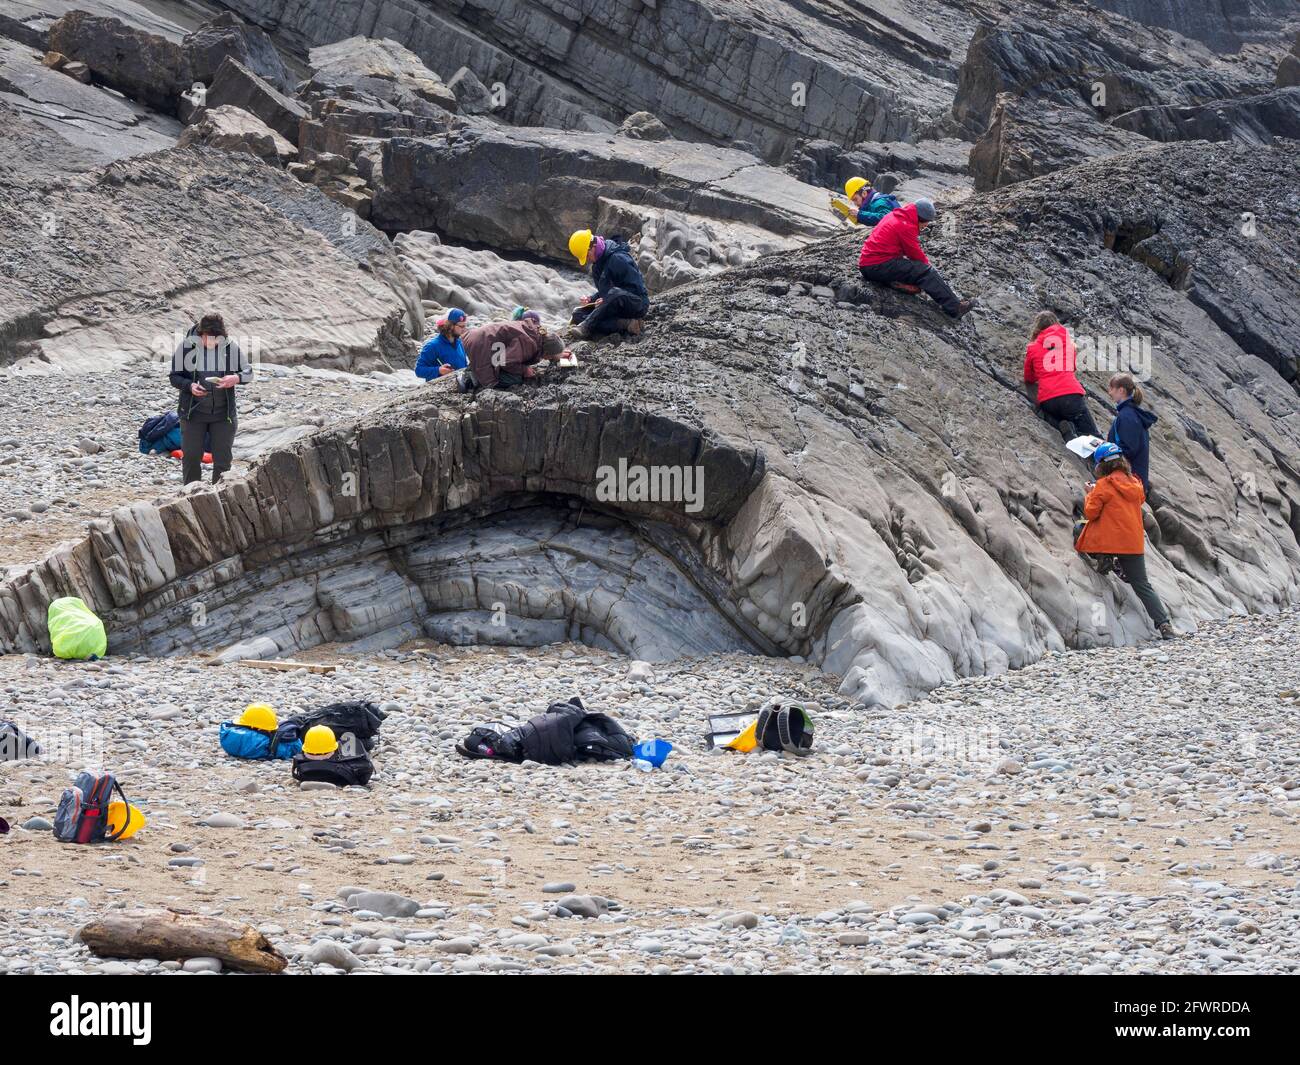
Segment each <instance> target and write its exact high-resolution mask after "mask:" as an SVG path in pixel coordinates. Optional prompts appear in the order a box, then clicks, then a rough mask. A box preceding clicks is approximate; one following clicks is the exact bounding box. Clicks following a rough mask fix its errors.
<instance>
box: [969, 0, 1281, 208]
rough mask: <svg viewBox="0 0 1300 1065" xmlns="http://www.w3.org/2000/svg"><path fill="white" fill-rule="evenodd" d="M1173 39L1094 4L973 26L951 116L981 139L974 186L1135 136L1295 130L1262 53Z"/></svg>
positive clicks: (1268, 134) (1109, 148)
mask: <svg viewBox="0 0 1300 1065" xmlns="http://www.w3.org/2000/svg"><path fill="white" fill-rule="evenodd" d="M1168 37H1169V35H1168V34H1165V35H1164V37H1163V38H1162V37H1161V36H1159V35H1158V33H1153V32H1152V31H1149V30H1146V29H1144V28H1143V27H1141V26H1139V25H1135V24H1133V23H1128V22H1126V21H1124V20H1122V19H1115V18H1107V17H1104V16H1100V15H1099V14H1098V13H1096V12H1093V13H1091V15H1089V16H1088V17H1087V18H1085V19H1081V20H1072V21H1071V22H1070V23H1069V24H1066V23H1063V22H1060V21H1058V20H1056V19H1055V18H1054V17H1048V18H1045V19H1044V20H1042V21H1033V22H1020V21H1017V22H1006V23H1001V24H998V25H989V26H982V27H980V29H978V30H977V31H976V32H975V35H974V37H973V38H972V39H971V42H970V47H969V49H968V50H967V54H966V61H965V62H964V63H963V64H962V68H961V73H960V78H959V81H958V86H957V95H956V98H955V99H954V101H953V119H954V122H955V124H956V125H957V126H958V127H959V128H960V129H962V130H963V131H964V132H965V134H966V135H968V136H974V137H976V138H977V140H978V143H977V144H976V146H975V147H974V149H972V151H971V159H970V166H971V172H972V174H973V176H974V178H975V187H976V189H977V190H984V189H990V188H996V187H998V186H1000V185H1004V184H1008V183H1010V182H1014V181H1023V180H1026V179H1028V178H1031V177H1035V176H1038V175H1040V174H1045V173H1050V172H1052V171H1053V170H1059V169H1061V168H1063V167H1066V166H1070V165H1073V164H1074V163H1077V162H1081V161H1084V160H1087V159H1093V158H1099V157H1102V156H1107V155H1114V154H1116V153H1118V152H1123V151H1128V150H1132V149H1134V148H1136V147H1139V146H1141V141H1140V140H1138V138H1144V139H1146V140H1157V141H1171V140H1184V139H1186V140H1190V139H1208V140H1227V139H1236V140H1240V141H1243V142H1244V143H1271V142H1272V140H1273V138H1274V137H1278V136H1281V137H1294V136H1296V129H1297V120H1296V103H1295V101H1294V99H1293V98H1291V97H1290V96H1287V95H1278V94H1277V93H1272V94H1267V93H1264V92H1263V90H1264V89H1265V87H1266V86H1267V84H1268V81H1271V77H1270V74H1271V70H1270V60H1269V59H1268V57H1267V55H1266V54H1261V53H1258V52H1253V51H1252V52H1244V53H1243V54H1242V55H1240V56H1221V55H1216V54H1214V53H1212V52H1210V51H1209V50H1208V49H1206V48H1203V47H1202V46H1200V45H1198V44H1195V43H1194V42H1191V41H1186V40H1183V39H1181V38H1173V40H1172V41H1170V40H1168V39H1167V38H1168ZM1266 79H1267V80H1266Z"/></svg>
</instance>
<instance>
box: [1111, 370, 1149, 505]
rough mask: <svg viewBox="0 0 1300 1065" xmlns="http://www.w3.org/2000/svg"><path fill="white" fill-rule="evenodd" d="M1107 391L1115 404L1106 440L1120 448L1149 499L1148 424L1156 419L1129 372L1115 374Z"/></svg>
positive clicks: (1139, 387) (1140, 388)
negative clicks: (1143, 405) (1144, 404)
mask: <svg viewBox="0 0 1300 1065" xmlns="http://www.w3.org/2000/svg"><path fill="white" fill-rule="evenodd" d="M1107 390H1108V391H1109V392H1110V398H1111V402H1112V403H1114V404H1115V420H1114V421H1113V422H1111V423H1110V432H1109V433H1107V434H1106V439H1107V440H1109V441H1110V442H1111V443H1112V444H1118V445H1119V446H1120V448H1121V449H1122V450H1123V452H1124V457H1125V458H1126V459H1128V464H1129V465H1130V466H1131V467H1132V468H1133V474H1134V476H1136V477H1137V479H1138V480H1140V481H1141V482H1142V490H1143V491H1144V492H1146V494H1147V497H1148V498H1150V496H1151V482H1150V479H1149V478H1148V476H1147V471H1148V469H1149V468H1150V463H1151V426H1153V425H1155V423H1156V422H1157V421H1158V420H1159V419H1157V418H1156V416H1155V415H1154V414H1152V413H1151V412H1150V411H1149V410H1144V409H1143V408H1142V387H1141V386H1140V385H1139V384H1138V383H1137V381H1136V380H1135V379H1134V377H1133V375H1132V374H1129V373H1117V374H1115V375H1114V376H1113V377H1112V378H1111V379H1110V382H1109V383H1108V385H1107Z"/></svg>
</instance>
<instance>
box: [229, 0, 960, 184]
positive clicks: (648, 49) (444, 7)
mask: <svg viewBox="0 0 1300 1065" xmlns="http://www.w3.org/2000/svg"><path fill="white" fill-rule="evenodd" d="M228 6H230V7H232V8H234V9H235V10H236V11H238V12H239V13H240V14H241V15H243V16H245V17H246V18H249V19H251V20H253V21H256V22H258V23H260V24H263V25H266V24H270V23H272V22H274V23H275V24H276V25H278V27H279V32H280V33H281V34H282V35H284V36H285V38H286V39H288V40H292V41H294V43H295V44H296V46H297V47H299V48H302V49H304V50H305V49H306V48H309V47H312V46H315V45H319V44H324V43H327V42H329V41H336V40H339V39H340V38H343V37H348V36H351V35H353V34H358V33H365V34H370V35H372V36H380V35H382V34H383V33H384V32H385V27H390V26H391V27H394V28H395V29H397V28H400V30H401V32H400V33H394V36H399V37H400V39H401V41H402V43H403V44H404V45H405V46H406V47H408V48H410V49H411V50H412V51H413V52H415V53H416V55H418V56H419V57H420V58H421V59H422V60H423V61H424V62H425V63H426V64H427V65H428V66H429V67H430V68H431V69H433V70H435V71H437V72H438V73H439V74H440V75H441V76H442V77H443V78H444V79H445V80H450V79H451V78H452V77H453V76H454V75H455V73H456V72H457V71H458V70H460V69H461V68H462V67H466V68H468V69H469V70H471V71H472V72H473V74H474V75H475V77H476V79H477V80H478V81H480V82H482V83H483V84H484V85H486V86H489V87H492V86H495V85H497V84H500V85H501V86H502V88H503V89H504V90H505V92H504V103H503V105H502V106H501V108H500V109H499V111H498V112H497V115H498V117H501V118H504V119H505V120H507V121H510V122H515V123H519V124H527V125H532V124H538V125H549V126H557V127H559V128H562V129H591V128H594V127H593V122H594V123H599V124H600V128H603V129H608V130H611V131H612V130H613V129H614V128H615V127H616V126H617V125H618V124H619V122H621V121H622V119H623V118H624V116H626V115H627V114H628V113H630V112H635V111H640V110H644V109H646V108H652V109H653V110H654V112H655V114H657V115H658V117H659V118H660V119H661V120H662V121H663V122H664V123H665V124H666V125H667V126H668V128H669V129H671V130H673V131H674V132H675V133H677V134H678V135H680V136H683V137H686V138H688V139H704V138H713V139H717V140H721V141H724V142H728V143H731V142H737V141H744V142H748V143H751V144H753V145H755V146H756V147H757V149H758V151H759V152H760V154H762V155H763V156H764V157H765V158H772V159H776V158H780V157H782V156H783V155H784V154H786V153H787V152H788V151H789V149H790V147H791V146H792V145H793V144H794V142H795V141H796V140H798V139H800V138H804V137H809V136H823V137H826V138H828V139H831V140H834V141H836V142H837V143H840V144H844V145H848V144H854V143H856V142H858V141H862V140H902V139H905V138H907V137H908V136H909V135H910V134H912V133H913V132H914V131H916V130H917V129H918V127H920V126H921V125H923V124H925V122H927V121H928V120H930V119H933V118H935V117H938V116H939V115H940V114H941V113H942V111H943V110H944V109H945V108H946V107H947V105H948V102H950V100H951V79H952V75H953V73H954V70H955V66H956V60H955V58H954V53H955V51H956V50H959V48H960V45H961V44H962V43H963V42H964V41H965V40H966V39H968V38H969V35H970V32H971V30H972V29H973V27H974V25H975V22H974V19H973V18H972V16H971V14H970V12H969V10H967V9H965V8H963V6H962V5H960V4H955V3H952V4H950V3H944V4H942V5H941V6H940V9H939V11H938V12H936V13H935V14H933V16H932V15H931V14H930V13H929V12H928V11H927V12H923V11H916V12H913V11H908V10H901V9H900V10H891V11H890V13H889V15H888V16H885V17H881V16H880V15H878V14H876V13H872V12H867V11H859V10H858V9H855V8H852V7H844V6H843V5H838V4H831V3H829V2H827V0H813V2H811V3H809V4H801V5H791V4H785V3H777V2H774V0H755V2H750V3H746V4H743V5H742V4H732V3H723V2H718V0H659V2H658V3H656V4H654V5H648V4H644V3H642V2H641V0H577V2H574V0H533V2H527V3H525V2H509V3H502V4H497V5H493V6H491V7H482V8H475V9H473V13H472V16H471V15H470V13H469V12H468V11H467V9H465V8H464V7H463V5H462V4H460V3H457V2H454V0H428V2H425V3H421V4H419V5H418V6H411V5H407V4H401V3H399V2H397V0H361V2H358V3H355V4H349V5H346V6H342V5H335V6H331V7H322V6H319V5H313V4H302V5H294V6H293V7H292V8H290V9H288V10H285V9H284V8H283V6H282V5H280V4H277V3H273V2H272V0H231V2H230V3H229V4H228ZM718 56H725V60H724V61H722V62H719V61H718V58H717V57H718ZM896 85H907V86H908V91H907V93H906V95H905V96H904V95H902V94H900V93H898V92H896V91H895V90H894V89H893V88H891V87H890V86H896ZM458 95H461V94H460V93H458Z"/></svg>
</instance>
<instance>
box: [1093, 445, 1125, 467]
mask: <svg viewBox="0 0 1300 1065" xmlns="http://www.w3.org/2000/svg"><path fill="white" fill-rule="evenodd" d="M1123 454H1124V449H1123V448H1122V447H1120V446H1119V445H1118V444H1112V443H1110V442H1109V441H1107V442H1106V443H1104V444H1098V445H1097V450H1096V451H1094V452H1093V453H1092V461H1093V464H1094V465H1097V466H1100V465H1101V464H1102V463H1103V462H1105V461H1106V460H1107V459H1117V458H1120V457H1121V456H1123Z"/></svg>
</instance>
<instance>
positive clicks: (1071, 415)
mask: <svg viewBox="0 0 1300 1065" xmlns="http://www.w3.org/2000/svg"><path fill="white" fill-rule="evenodd" d="M1038 409H1039V410H1040V411H1042V413H1043V414H1045V415H1047V417H1048V419H1049V420H1050V421H1051V423H1052V424H1053V425H1056V424H1058V423H1059V422H1069V423H1070V424H1071V425H1072V426H1074V435H1075V436H1101V433H1099V432H1098V431H1097V423H1096V422H1094V421H1093V420H1092V415H1091V414H1089V413H1088V404H1087V403H1085V402H1084V400H1083V397H1082V396H1077V395H1075V396H1053V397H1052V398H1051V399H1048V400H1044V401H1043V402H1042V403H1040V404H1038Z"/></svg>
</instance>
